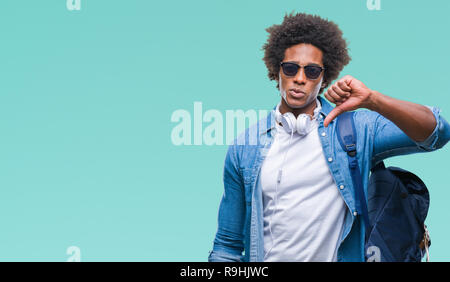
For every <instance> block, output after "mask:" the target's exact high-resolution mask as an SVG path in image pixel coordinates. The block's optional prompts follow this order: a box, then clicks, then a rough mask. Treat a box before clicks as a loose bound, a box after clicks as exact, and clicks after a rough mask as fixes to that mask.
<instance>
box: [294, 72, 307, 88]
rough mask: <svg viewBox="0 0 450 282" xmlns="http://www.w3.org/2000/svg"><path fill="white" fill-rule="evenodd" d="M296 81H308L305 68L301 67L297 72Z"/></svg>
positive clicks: (301, 82) (303, 82)
mask: <svg viewBox="0 0 450 282" xmlns="http://www.w3.org/2000/svg"><path fill="white" fill-rule="evenodd" d="M294 81H295V82H296V83H298V84H305V83H306V75H305V72H304V71H303V68H300V69H299V70H298V72H297V74H296V75H295V77H294Z"/></svg>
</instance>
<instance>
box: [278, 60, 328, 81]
mask: <svg viewBox="0 0 450 282" xmlns="http://www.w3.org/2000/svg"><path fill="white" fill-rule="evenodd" d="M280 66H281V68H282V69H283V73H284V74H285V75H286V76H295V75H296V74H297V72H298V70H299V69H300V68H302V66H300V65H298V64H296V63H291V62H281V63H280ZM303 68H304V69H305V75H306V77H307V78H309V79H317V78H318V77H319V76H320V74H321V73H322V71H323V70H324V69H325V68H323V67H320V66H316V65H307V66H304V67H303Z"/></svg>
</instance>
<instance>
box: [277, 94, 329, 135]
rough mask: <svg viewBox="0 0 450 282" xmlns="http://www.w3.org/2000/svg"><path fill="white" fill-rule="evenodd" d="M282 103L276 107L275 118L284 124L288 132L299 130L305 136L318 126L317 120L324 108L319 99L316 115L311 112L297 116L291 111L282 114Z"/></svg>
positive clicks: (315, 110)
mask: <svg viewBox="0 0 450 282" xmlns="http://www.w3.org/2000/svg"><path fill="white" fill-rule="evenodd" d="M280 105H281V102H280V103H278V105H277V108H276V109H275V120H276V121H277V122H279V123H281V124H282V125H283V128H284V129H285V130H286V132H288V133H292V132H294V133H295V132H297V133H298V134H299V135H300V136H305V135H307V134H308V133H310V132H311V131H312V130H313V129H314V128H315V127H316V125H317V123H316V121H315V120H316V119H317V117H318V116H319V113H320V110H321V109H322V107H321V105H320V102H319V100H318V99H316V108H315V109H314V116H311V115H309V114H300V115H298V117H297V118H295V116H294V114H293V113H291V112H286V113H284V114H281V113H280V109H279V108H280Z"/></svg>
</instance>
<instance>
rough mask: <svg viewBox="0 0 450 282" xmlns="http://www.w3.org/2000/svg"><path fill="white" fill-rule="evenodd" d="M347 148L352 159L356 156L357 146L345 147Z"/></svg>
mask: <svg viewBox="0 0 450 282" xmlns="http://www.w3.org/2000/svg"><path fill="white" fill-rule="evenodd" d="M345 148H346V149H347V154H348V155H349V156H350V157H354V156H356V145H355V144H349V145H345Z"/></svg>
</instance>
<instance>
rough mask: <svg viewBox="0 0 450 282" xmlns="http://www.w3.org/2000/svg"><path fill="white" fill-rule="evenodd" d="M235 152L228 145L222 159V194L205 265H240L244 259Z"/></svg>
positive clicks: (239, 179)
mask: <svg viewBox="0 0 450 282" xmlns="http://www.w3.org/2000/svg"><path fill="white" fill-rule="evenodd" d="M235 151H236V149H235V146H234V145H230V146H229V148H228V151H227V155H226V158H225V164H224V171H223V183H224V193H223V196H222V200H221V202H220V206H219V213H218V228H217V233H216V236H215V238H214V244H213V249H212V250H211V251H210V254H209V256H208V261H209V262H219V261H235V262H241V261H243V258H244V256H243V255H242V251H243V250H244V232H243V231H244V220H245V198H244V197H245V196H244V187H243V183H242V177H241V176H240V174H239V169H238V163H237V158H236V152H235Z"/></svg>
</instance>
